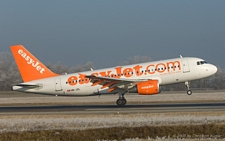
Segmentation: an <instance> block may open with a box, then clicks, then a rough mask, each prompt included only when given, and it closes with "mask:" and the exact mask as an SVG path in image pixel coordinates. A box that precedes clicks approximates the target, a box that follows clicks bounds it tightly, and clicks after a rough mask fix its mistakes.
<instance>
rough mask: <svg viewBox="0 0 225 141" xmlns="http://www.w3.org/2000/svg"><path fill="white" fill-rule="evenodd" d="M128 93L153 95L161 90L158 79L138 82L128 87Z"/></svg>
mask: <svg viewBox="0 0 225 141" xmlns="http://www.w3.org/2000/svg"><path fill="white" fill-rule="evenodd" d="M128 91H129V93H138V94H139V95H153V94H158V93H160V92H161V90H160V88H159V83H158V80H149V81H145V82H138V83H137V84H136V85H135V86H134V87H132V88H130V89H129V90H128Z"/></svg>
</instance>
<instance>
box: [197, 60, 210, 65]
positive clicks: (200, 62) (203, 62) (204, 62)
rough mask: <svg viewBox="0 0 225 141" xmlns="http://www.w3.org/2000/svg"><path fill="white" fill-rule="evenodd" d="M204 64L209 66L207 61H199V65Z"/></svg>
mask: <svg viewBox="0 0 225 141" xmlns="http://www.w3.org/2000/svg"><path fill="white" fill-rule="evenodd" d="M203 64H208V63H207V62H206V61H198V62H197V65H203Z"/></svg>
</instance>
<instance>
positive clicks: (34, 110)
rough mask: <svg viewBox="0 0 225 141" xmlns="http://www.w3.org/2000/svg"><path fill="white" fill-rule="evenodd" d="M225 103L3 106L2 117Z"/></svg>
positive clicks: (224, 106)
mask: <svg viewBox="0 0 225 141" xmlns="http://www.w3.org/2000/svg"><path fill="white" fill-rule="evenodd" d="M224 110H225V103H222V102H213V103H185V104H184V103H175V104H174V103H157V104H156V103H154V104H127V105H126V106H124V107H118V106H116V105H107V104H101V105H100V104H99V105H74V106H71V105H62V106H1V107H0V114H1V115H9V114H10V115H13V114H20V115H21V114H22V115H23V114H25V115H27V114H42V115H43V114H119V113H120V114H123V113H124V114H127V113H167V112H204V111H207V112H209V111H224Z"/></svg>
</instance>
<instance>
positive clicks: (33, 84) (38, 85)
mask: <svg viewBox="0 0 225 141" xmlns="http://www.w3.org/2000/svg"><path fill="white" fill-rule="evenodd" d="M13 86H21V87H34V88H35V87H40V84H37V83H19V84H16V85H13Z"/></svg>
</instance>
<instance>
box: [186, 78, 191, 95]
mask: <svg viewBox="0 0 225 141" xmlns="http://www.w3.org/2000/svg"><path fill="white" fill-rule="evenodd" d="M185 85H186V87H187V89H188V90H187V94H188V95H191V94H192V91H191V90H190V82H188V81H186V82H185Z"/></svg>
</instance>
